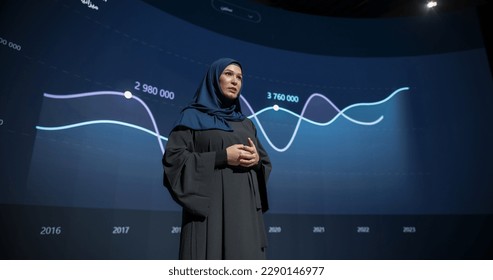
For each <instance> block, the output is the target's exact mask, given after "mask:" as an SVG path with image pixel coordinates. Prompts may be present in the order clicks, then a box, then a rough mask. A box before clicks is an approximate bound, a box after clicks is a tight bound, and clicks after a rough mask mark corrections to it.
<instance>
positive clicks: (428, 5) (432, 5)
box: [426, 1, 438, 9]
mask: <svg viewBox="0 0 493 280" xmlns="http://www.w3.org/2000/svg"><path fill="white" fill-rule="evenodd" d="M436 5H438V2H437V1H428V3H427V4H426V7H428V8H430V9H431V8H433V7H436Z"/></svg>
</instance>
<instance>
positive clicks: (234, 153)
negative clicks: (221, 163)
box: [226, 138, 260, 167]
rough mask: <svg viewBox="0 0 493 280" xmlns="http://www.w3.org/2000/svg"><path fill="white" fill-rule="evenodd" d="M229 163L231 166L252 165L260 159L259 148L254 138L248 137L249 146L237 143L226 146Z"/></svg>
mask: <svg viewBox="0 0 493 280" xmlns="http://www.w3.org/2000/svg"><path fill="white" fill-rule="evenodd" d="M226 153H227V156H228V164H229V165H231V166H242V167H252V166H255V165H257V164H258V161H259V160H260V158H259V155H258V153H257V148H256V147H255V144H254V143H253V141H252V139H250V138H248V146H247V145H243V144H235V145H231V146H229V147H227V148H226Z"/></svg>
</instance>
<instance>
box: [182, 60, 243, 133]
mask: <svg viewBox="0 0 493 280" xmlns="http://www.w3.org/2000/svg"><path fill="white" fill-rule="evenodd" d="M230 64H236V65H238V66H239V67H240V68H241V64H240V63H239V62H238V61H236V60H234V59H231V58H220V59H218V60H216V61H214V62H213V63H212V64H211V66H210V67H209V70H208V71H207V73H206V75H205V77H204V79H203V80H202V83H201V84H200V86H199V87H198V89H197V91H196V92H195V96H194V98H193V99H192V102H191V103H190V104H189V105H188V106H186V107H185V108H183V110H182V111H181V114H180V117H179V118H178V120H177V121H176V123H175V125H174V126H173V129H174V128H176V127H178V126H185V127H188V128H191V129H194V130H208V129H220V130H225V131H232V128H231V127H230V126H229V124H228V123H227V121H241V120H243V119H244V118H245V115H243V113H242V112H241V107H240V100H239V96H240V93H241V88H240V91H239V92H238V97H237V98H236V99H235V100H230V99H228V98H226V97H225V96H224V95H223V93H222V91H221V87H220V85H219V77H220V76H221V74H222V72H223V71H224V69H225V68H226V67H228V65H230ZM242 88H243V85H242Z"/></svg>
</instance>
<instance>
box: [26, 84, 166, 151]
mask: <svg viewBox="0 0 493 280" xmlns="http://www.w3.org/2000/svg"><path fill="white" fill-rule="evenodd" d="M98 95H118V96H122V97H125V94H124V93H123V92H118V91H95V92H86V93H76V94H67V95H56V94H49V93H45V94H44V96H45V97H48V98H54V99H72V98H81V97H89V96H98ZM125 98H126V97H125ZM131 99H135V100H137V101H138V102H139V103H140V104H142V106H143V107H144V108H145V110H146V111H147V114H148V115H149V118H150V119H151V122H152V126H153V128H154V132H153V133H152V134H154V135H155V136H156V137H157V140H158V142H159V148H161V151H162V152H163V154H164V146H163V143H162V142H161V137H162V136H161V135H160V134H159V129H158V127H157V124H156V120H155V119H154V116H153V115H152V112H151V110H150V109H149V107H148V106H147V104H146V103H145V102H144V101H143V100H142V99H140V98H138V97H137V96H135V95H133V96H132V97H131ZM93 123H94V122H93ZM96 123H97V121H96ZM89 124H92V123H89ZM114 124H120V125H126V126H129V127H134V128H136V127H137V126H136V125H132V124H128V123H124V122H116V121H115V122H114ZM36 128H37V129H41V130H61V129H67V128H60V127H56V128H53V127H52V128H46V127H41V126H36ZM138 129H140V130H143V131H146V130H147V129H145V128H143V127H139V128H138ZM166 141H167V139H166Z"/></svg>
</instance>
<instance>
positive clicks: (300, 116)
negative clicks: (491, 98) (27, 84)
mask: <svg viewBox="0 0 493 280" xmlns="http://www.w3.org/2000/svg"><path fill="white" fill-rule="evenodd" d="M404 90H409V87H402V88H399V89H397V90H395V91H394V92H393V93H391V94H390V95H389V96H388V97H386V98H385V99H382V100H380V101H376V102H367V103H356V104H352V105H349V106H347V107H346V108H344V109H342V110H340V109H339V108H337V106H335V105H334V103H333V102H332V101H331V100H330V99H328V98H327V97H325V96H324V95H322V94H319V93H313V94H312V95H310V96H309V98H308V99H307V102H305V104H304V106H303V110H302V113H301V114H296V113H294V112H293V111H290V110H288V109H285V108H282V107H279V109H278V110H281V111H283V112H286V113H288V114H291V115H293V116H295V117H296V118H298V122H297V124H296V126H295V129H294V131H293V134H292V135H291V138H290V140H289V142H288V144H287V145H286V146H285V147H283V148H279V147H277V146H276V145H274V143H272V141H271V140H270V138H269V137H268V135H267V133H266V132H265V130H264V128H263V126H262V124H261V122H260V121H259V119H258V118H257V116H258V115H260V114H262V113H264V112H266V111H269V110H274V107H273V106H271V107H265V108H263V109H261V110H259V111H257V112H254V110H253V108H252V107H251V106H250V103H248V101H247V100H246V99H245V97H243V96H242V95H240V98H242V100H243V101H244V102H245V104H246V105H247V107H248V108H249V109H250V111H251V112H252V114H251V115H250V116H248V118H250V119H251V118H254V119H255V120H256V121H257V123H258V126H259V129H260V131H261V132H262V133H263V135H264V136H265V138H266V140H267V142H268V143H269V144H270V146H271V147H272V148H273V149H274V150H276V151H278V152H284V151H286V150H288V149H289V147H291V145H292V143H293V141H294V139H295V137H296V135H297V133H298V129H299V127H300V124H301V121H306V122H308V123H311V124H313V125H317V126H327V125H330V124H331V123H333V122H334V121H335V120H336V119H338V118H339V117H340V116H343V117H344V118H346V119H347V120H349V121H351V122H353V123H356V124H359V125H375V124H377V123H379V122H381V121H382V120H383V118H384V116H380V117H379V118H377V119H376V120H374V121H371V122H363V121H358V120H355V119H353V118H351V117H349V116H347V115H346V114H345V113H344V112H346V111H348V110H350V109H352V108H356V107H361V106H375V105H380V104H383V103H385V102H387V101H388V100H390V99H391V98H392V97H394V96H395V95H396V94H397V93H399V92H402V91H404ZM108 94H109V95H123V93H120V92H91V93H81V94H71V95H52V94H47V93H45V96H46V97H49V98H58V99H67V98H79V97H87V96H95V95H108ZM314 97H320V98H323V99H324V100H326V101H327V102H328V103H329V104H330V105H331V106H332V107H333V108H334V109H335V110H336V111H337V112H338V113H337V114H336V115H335V116H334V117H333V118H332V119H331V120H329V121H327V122H325V123H321V122H316V121H313V120H310V119H307V118H305V117H304V112H305V110H306V108H307V106H308V104H309V103H310V101H311V99H313V98H314ZM133 98H134V99H136V100H137V101H139V102H140V103H141V104H142V105H143V106H144V107H145V108H146V110H147V111H148V114H149V116H150V118H151V120H152V122H153V125H154V127H155V131H151V130H149V129H146V128H143V127H140V126H137V125H134V124H130V123H126V122H120V121H114V120H94V121H87V122H80V123H75V124H70V125H64V126H57V127H44V126H36V128H37V129H39V130H51V131H53V130H63V129H71V128H75V127H80V126H85V125H92V124H101V123H105V124H116V125H122V126H127V127H131V128H135V129H138V130H141V131H144V132H146V133H148V134H150V135H153V136H155V137H157V138H158V139H162V140H165V141H168V138H167V137H164V136H161V135H160V134H159V131H158V129H157V125H156V123H155V120H154V116H153V115H152V112H150V110H149V108H148V107H147V105H146V104H145V103H144V102H143V101H142V100H140V99H139V98H138V97H136V96H134V97H133ZM159 144H160V146H161V149H162V150H163V153H164V148H163V147H162V143H161V141H159Z"/></svg>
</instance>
